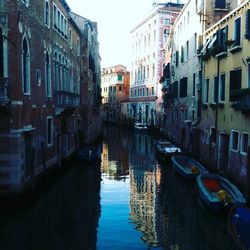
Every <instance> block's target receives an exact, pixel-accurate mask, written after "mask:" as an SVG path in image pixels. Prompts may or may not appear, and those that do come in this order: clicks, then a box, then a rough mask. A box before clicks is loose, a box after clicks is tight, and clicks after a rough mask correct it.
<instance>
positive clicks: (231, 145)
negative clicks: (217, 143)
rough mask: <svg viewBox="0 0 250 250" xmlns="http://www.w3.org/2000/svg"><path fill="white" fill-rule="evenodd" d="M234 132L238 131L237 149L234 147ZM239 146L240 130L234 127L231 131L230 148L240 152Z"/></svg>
mask: <svg viewBox="0 0 250 250" xmlns="http://www.w3.org/2000/svg"><path fill="white" fill-rule="evenodd" d="M233 133H238V147H237V149H234V148H233ZM239 147H240V132H239V131H238V130H234V129H232V130H231V133H230V150H231V151H233V152H236V153H237V152H239Z"/></svg>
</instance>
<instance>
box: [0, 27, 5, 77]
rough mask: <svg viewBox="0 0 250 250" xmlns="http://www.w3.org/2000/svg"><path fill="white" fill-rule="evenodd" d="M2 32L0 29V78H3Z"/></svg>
mask: <svg viewBox="0 0 250 250" xmlns="http://www.w3.org/2000/svg"><path fill="white" fill-rule="evenodd" d="M3 65H4V62H3V31H2V29H1V28H0V78H1V77H3V76H4V74H3Z"/></svg>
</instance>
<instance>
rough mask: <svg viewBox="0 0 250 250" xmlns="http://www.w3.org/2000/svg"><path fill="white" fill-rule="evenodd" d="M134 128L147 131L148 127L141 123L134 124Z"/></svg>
mask: <svg viewBox="0 0 250 250" xmlns="http://www.w3.org/2000/svg"><path fill="white" fill-rule="evenodd" d="M134 128H135V129H137V130H146V129H148V127H147V126H146V125H145V124H143V123H141V122H136V123H135V124H134Z"/></svg>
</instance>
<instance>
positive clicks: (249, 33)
mask: <svg viewBox="0 0 250 250" xmlns="http://www.w3.org/2000/svg"><path fill="white" fill-rule="evenodd" d="M245 38H246V39H248V40H250V9H248V10H247V11H246V33H245Z"/></svg>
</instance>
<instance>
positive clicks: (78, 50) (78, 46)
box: [76, 38, 80, 55]
mask: <svg viewBox="0 0 250 250" xmlns="http://www.w3.org/2000/svg"><path fill="white" fill-rule="evenodd" d="M76 51H77V54H78V55H80V40H79V38H77V41H76Z"/></svg>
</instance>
